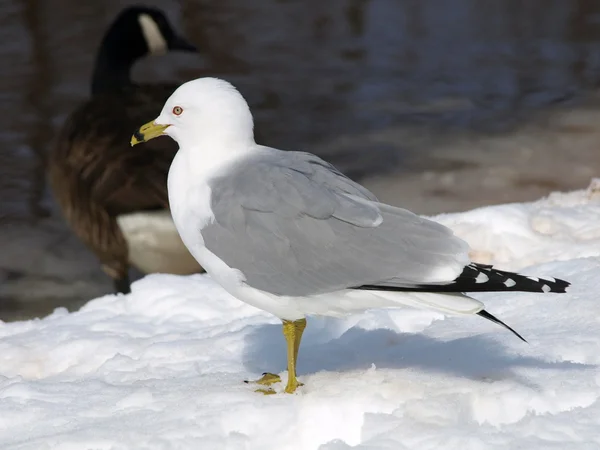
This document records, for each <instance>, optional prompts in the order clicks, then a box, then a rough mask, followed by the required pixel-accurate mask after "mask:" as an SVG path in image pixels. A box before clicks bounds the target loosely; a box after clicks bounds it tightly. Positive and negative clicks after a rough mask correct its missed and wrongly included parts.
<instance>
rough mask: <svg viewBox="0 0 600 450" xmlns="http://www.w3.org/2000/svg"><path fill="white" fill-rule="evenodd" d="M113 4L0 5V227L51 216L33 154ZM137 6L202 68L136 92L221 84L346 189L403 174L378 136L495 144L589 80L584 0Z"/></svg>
mask: <svg viewBox="0 0 600 450" xmlns="http://www.w3.org/2000/svg"><path fill="white" fill-rule="evenodd" d="M128 4H130V2H127V1H121V0H102V1H75V0H52V2H50V1H47V0H3V1H2V2H0V30H1V31H0V33H1V36H2V39H1V40H0V42H1V44H0V58H1V61H2V64H0V86H1V90H0V98H1V100H0V105H1V108H2V111H1V117H2V126H1V128H0V218H3V219H4V220H6V219H7V218H18V219H23V218H36V217H41V216H42V215H43V212H44V211H43V210H44V207H46V208H47V207H48V205H49V204H50V203H49V202H48V199H47V192H45V182H44V178H43V176H42V173H43V160H44V155H45V154H46V152H47V150H48V148H49V146H50V145H51V143H52V139H53V136H54V134H55V132H56V130H57V128H58V126H60V124H61V123H62V122H63V121H64V119H65V116H66V114H68V113H69V112H70V111H71V110H72V108H73V107H74V106H75V105H76V104H77V103H79V102H81V101H82V100H84V99H85V98H86V97H87V95H88V91H89V84H90V75H91V70H92V64H93V60H94V56H95V52H96V48H97V45H98V42H99V40H100V38H101V36H102V34H103V32H104V31H105V28H106V26H107V24H108V23H109V22H110V21H111V20H112V19H113V17H114V16H115V15H116V14H117V13H118V12H119V10H120V9H121V8H122V7H124V6H126V5H128ZM147 4H150V5H154V6H159V7H162V8H163V9H164V10H165V11H166V12H167V14H168V15H169V17H170V18H171V20H172V21H173V23H174V24H175V25H176V27H177V28H179V29H181V30H183V34H185V35H186V36H187V37H188V38H189V39H190V40H191V41H192V42H194V43H195V44H196V45H197V46H198V47H200V48H201V49H202V55H200V56H196V55H188V54H171V55H168V56H166V57H161V58H153V59H148V60H145V61H143V62H142V63H140V64H139V65H138V66H137V67H136V69H135V72H134V77H135V78H136V79H137V80H140V81H141V80H165V79H167V80H173V81H183V80H187V79H190V78H194V77H197V76H199V75H203V74H211V75H217V76H222V77H225V78H227V79H229V80H230V81H233V82H234V83H235V84H236V85H237V86H238V87H239V88H240V90H241V91H242V93H243V94H244V95H245V96H246V97H247V99H248V100H249V103H250V104H251V106H252V108H253V111H254V113H255V117H256V119H257V123H258V126H259V127H260V128H261V131H262V132H263V136H264V138H265V139H264V140H265V143H267V144H270V145H273V146H280V147H284V148H290V149H299V150H300V149H305V150H309V151H313V152H315V153H319V154H321V155H323V156H325V157H327V158H329V159H331V160H332V161H333V162H335V163H337V164H338V165H340V166H341V168H342V169H344V170H347V171H349V172H350V173H351V174H352V175H355V176H361V175H364V174H370V173H376V172H377V171H380V170H389V169H390V168H393V167H394V165H398V164H402V163H403V162H404V158H405V154H404V149H403V145H402V142H398V143H397V144H394V145H390V144H389V143H386V144H385V145H382V144H379V143H378V142H377V140H376V139H374V138H373V134H374V133H376V132H378V131H381V130H385V129H388V128H395V127H401V126H404V125H407V124H425V125H426V126H428V127H432V128H431V129H435V127H446V128H448V127H450V128H453V127H455V128H460V129H464V128H475V129H484V130H491V131H502V130H504V129H507V128H510V127H511V125H512V124H514V123H515V121H518V120H523V118H526V117H527V115H528V114H531V112H532V111H535V110H537V109H539V108H544V107H545V106H547V105H551V104H554V103H557V102H569V101H573V102H576V101H577V98H578V96H579V95H580V94H582V93H584V92H585V91H586V90H588V89H591V88H594V87H595V86H596V85H597V84H598V81H599V80H600V2H599V1H597V0H596V1H594V0H528V1H526V2H524V1H522V0H327V1H323V2H307V1H300V0H294V1H292V0H261V1H260V2H258V1H257V2H250V1H247V0H219V1H214V0H181V1H148V2H147ZM423 151H426V149H423ZM44 196H46V200H45V202H44V201H41V200H42V199H43V198H44ZM0 232H2V231H1V229H0ZM24 245H25V244H24Z"/></svg>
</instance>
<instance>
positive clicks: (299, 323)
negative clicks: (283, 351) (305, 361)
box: [294, 319, 306, 365]
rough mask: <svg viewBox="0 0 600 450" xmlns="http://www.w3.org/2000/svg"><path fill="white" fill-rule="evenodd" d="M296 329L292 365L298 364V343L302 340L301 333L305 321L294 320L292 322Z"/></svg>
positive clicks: (304, 326)
mask: <svg viewBox="0 0 600 450" xmlns="http://www.w3.org/2000/svg"><path fill="white" fill-rule="evenodd" d="M294 327H295V328H296V340H295V342H294V365H296V364H298V350H299V349H300V341H301V340H302V333H304V329H305V328H306V319H300V320H296V321H295V322H294Z"/></svg>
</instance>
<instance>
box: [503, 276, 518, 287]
mask: <svg viewBox="0 0 600 450" xmlns="http://www.w3.org/2000/svg"><path fill="white" fill-rule="evenodd" d="M515 284H517V283H516V282H515V280H513V279H512V278H507V279H506V280H505V281H504V286H506V287H513V286H514V285H515Z"/></svg>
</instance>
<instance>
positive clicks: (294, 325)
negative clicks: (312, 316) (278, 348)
mask: <svg viewBox="0 0 600 450" xmlns="http://www.w3.org/2000/svg"><path fill="white" fill-rule="evenodd" d="M305 328H306V319H300V320H296V321H290V320H284V321H283V336H284V337H285V341H286V343H287V366H288V382H287V386H286V387H285V392H287V393H288V394H292V393H293V392H294V391H296V389H297V388H298V386H302V383H300V382H299V381H298V380H297V378H296V363H297V362H298V350H299V349H300V341H301V340H302V333H304V329H305ZM280 381H281V378H280V377H279V375H276V374H274V373H264V374H263V376H262V377H261V378H260V379H258V380H256V381H252V383H256V384H261V385H263V386H271V385H272V384H275V383H279V382H280ZM247 383H248V381H247ZM256 392H261V393H263V394H274V393H275V390H273V389H272V388H270V387H267V388H266V389H257V390H256Z"/></svg>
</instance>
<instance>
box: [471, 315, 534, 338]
mask: <svg viewBox="0 0 600 450" xmlns="http://www.w3.org/2000/svg"><path fill="white" fill-rule="evenodd" d="M477 315H478V316H481V317H483V318H484V319H487V320H489V321H491V322H494V323H496V324H498V325H500V326H503V327H504V328H506V329H507V330H509V331H510V332H512V333H513V334H514V335H515V336H517V337H518V338H519V339H521V340H522V341H523V342H525V343H526V344H528V343H529V342H527V340H526V339H525V338H524V337H523V336H521V335H520V334H519V333H517V332H516V331H515V330H514V329H513V328H511V327H509V326H508V325H506V324H505V323H504V322H502V321H501V320H500V319H498V318H497V317H496V316H494V315H492V314H490V313H489V312H487V311H486V310H485V309H482V310H481V311H479V312H478V313H477Z"/></svg>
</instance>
